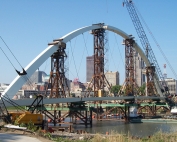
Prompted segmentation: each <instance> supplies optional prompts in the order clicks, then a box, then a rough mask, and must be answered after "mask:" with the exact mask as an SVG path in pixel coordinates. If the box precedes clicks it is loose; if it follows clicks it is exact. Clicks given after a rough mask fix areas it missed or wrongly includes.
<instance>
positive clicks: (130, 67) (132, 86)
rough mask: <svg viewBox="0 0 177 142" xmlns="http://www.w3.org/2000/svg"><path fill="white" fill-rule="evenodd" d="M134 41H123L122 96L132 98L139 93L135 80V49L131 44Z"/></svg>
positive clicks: (131, 39)
mask: <svg viewBox="0 0 177 142" xmlns="http://www.w3.org/2000/svg"><path fill="white" fill-rule="evenodd" d="M134 43H135V41H134V40H133V38H130V39H125V40H124V44H125V82H124V85H123V90H121V91H124V94H125V95H126V96H131V95H132V96H133V95H135V94H138V93H139V87H138V86H137V83H136V79H135V74H136V72H135V71H136V70H135V60H134V56H135V48H134V47H133V44H134Z"/></svg>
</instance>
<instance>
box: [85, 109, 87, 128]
mask: <svg viewBox="0 0 177 142" xmlns="http://www.w3.org/2000/svg"><path fill="white" fill-rule="evenodd" d="M85 127H86V128H87V110H85Z"/></svg>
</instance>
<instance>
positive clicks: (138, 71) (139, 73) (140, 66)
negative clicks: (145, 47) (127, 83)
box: [135, 52, 146, 87]
mask: <svg viewBox="0 0 177 142" xmlns="http://www.w3.org/2000/svg"><path fill="white" fill-rule="evenodd" d="M144 69H145V63H144V61H143V60H142V58H141V56H140V55H139V53H138V52H136V53H135V80H136V83H137V85H138V86H139V87H140V86H142V85H143V84H144V83H145V82H146V75H145V74H144V73H143V70H144Z"/></svg>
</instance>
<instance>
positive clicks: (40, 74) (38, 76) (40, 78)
mask: <svg viewBox="0 0 177 142" xmlns="http://www.w3.org/2000/svg"><path fill="white" fill-rule="evenodd" d="M46 75H47V74H46V73H45V72H44V71H39V70H36V71H35V72H34V73H33V74H32V76H31V77H30V78H29V80H28V81H27V82H26V84H33V83H42V82H45V76H46Z"/></svg>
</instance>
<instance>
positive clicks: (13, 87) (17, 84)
mask: <svg viewBox="0 0 177 142" xmlns="http://www.w3.org/2000/svg"><path fill="white" fill-rule="evenodd" d="M99 28H104V29H105V30H109V31H112V32H114V33H116V34H118V35H120V36H122V37H123V38H124V39H128V38H129V35H128V34H126V33H125V32H123V31H122V30H120V29H118V28H115V27H112V26H108V25H105V26H102V25H99V24H96V25H91V26H87V27H83V28H79V29H77V30H74V31H72V32H70V33H68V34H66V35H65V36H63V37H61V38H60V39H62V42H64V43H67V42H68V41H70V40H72V39H73V38H74V37H77V36H78V35H80V34H82V33H84V32H87V31H90V30H94V29H99ZM58 46H59V45H49V46H48V47H47V48H46V49H45V50H43V51H42V52H41V53H40V54H39V55H38V56H37V57H36V58H35V59H34V60H32V61H31V62H30V63H29V64H28V65H27V66H26V67H25V70H26V72H27V76H26V77H28V78H29V77H30V76H31V75H32V74H33V73H34V72H35V71H36V69H37V68H38V67H39V66H41V65H42V64H43V63H44V62H45V61H46V60H47V59H48V58H49V57H50V56H51V55H52V54H53V53H54V52H56V51H57V50H58ZM134 47H135V50H136V51H137V52H138V53H139V54H140V56H141V57H142V59H143V60H144V62H145V64H146V65H147V66H149V65H150V64H149V61H148V59H147V58H146V56H145V54H144V52H143V51H142V50H141V48H140V46H139V45H138V44H137V43H135V44H134ZM26 77H24V76H19V75H18V76H17V77H16V78H15V79H14V80H13V81H12V82H11V84H10V85H9V86H8V87H7V89H6V90H5V91H4V93H3V94H2V95H6V94H7V95H8V96H9V97H10V98H12V97H13V96H14V95H15V94H16V93H17V91H18V90H19V89H20V88H21V87H22V85H23V84H24V83H25V79H24V78H26ZM155 82H156V87H157V88H158V93H159V94H160V95H161V91H160V89H159V86H158V83H157V81H156V80H155ZM161 96H162V95H161Z"/></svg>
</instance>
